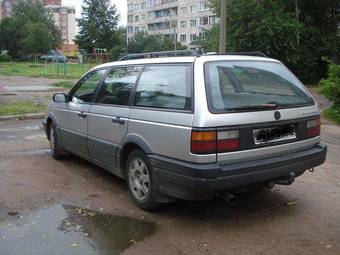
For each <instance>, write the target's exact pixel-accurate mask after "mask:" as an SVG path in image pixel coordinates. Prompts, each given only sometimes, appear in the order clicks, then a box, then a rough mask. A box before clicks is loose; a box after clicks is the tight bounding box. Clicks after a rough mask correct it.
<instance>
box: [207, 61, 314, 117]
mask: <svg viewBox="0 0 340 255" xmlns="http://www.w3.org/2000/svg"><path fill="white" fill-rule="evenodd" d="M205 80H206V86H207V96H208V103H209V109H210V110H211V111H212V112H215V113H218V112H229V111H242V110H246V111H247V110H249V111H251V110H254V109H257V110H261V109H267V108H268V109H269V108H289V107H302V106H307V105H314V101H313V99H312V98H311V97H310V96H309V94H308V93H307V91H306V90H305V88H304V87H303V85H302V84H301V83H300V82H299V81H298V80H297V78H296V77H295V76H294V75H293V74H292V73H291V72H290V71H289V70H288V69H287V68H286V67H285V66H284V65H282V64H280V63H276V62H268V61H216V62H208V63H206V64H205Z"/></svg>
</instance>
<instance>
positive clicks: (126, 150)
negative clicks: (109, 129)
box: [118, 134, 152, 177]
mask: <svg viewBox="0 0 340 255" xmlns="http://www.w3.org/2000/svg"><path fill="white" fill-rule="evenodd" d="M134 150H141V151H143V152H144V153H145V154H151V153H152V149H151V146H150V145H149V144H148V142H147V141H146V140H145V139H144V138H143V137H141V136H140V135H137V134H131V135H128V136H126V137H125V138H124V140H123V142H122V147H121V149H120V153H119V159H118V160H119V163H120V168H121V170H122V174H123V177H125V166H126V161H127V159H128V157H129V155H130V153H131V152H132V151H134Z"/></svg>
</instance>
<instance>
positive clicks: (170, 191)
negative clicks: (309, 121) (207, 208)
mask: <svg viewBox="0 0 340 255" xmlns="http://www.w3.org/2000/svg"><path fill="white" fill-rule="evenodd" d="M326 154H327V147H326V146H325V145H323V144H318V145H316V146H315V147H313V148H311V149H308V150H303V151H299V152H295V153H291V154H286V155H282V156H278V157H272V158H267V159H260V160H254V161H248V162H242V163H236V164H228V165H218V164H216V163H215V164H193V163H187V162H182V161H178V160H173V159H168V158H165V157H161V156H157V155H149V159H150V162H151V165H152V166H153V170H154V173H153V178H154V184H155V186H156V189H157V190H158V191H159V192H161V193H162V194H165V195H168V196H171V197H176V198H181V199H185V200H200V199H206V198H209V197H212V196H214V195H215V194H216V193H218V192H221V191H225V190H232V189H236V188H240V187H243V186H247V185H251V184H256V183H262V182H269V181H273V180H276V179H280V178H284V177H286V176H288V175H290V174H292V173H293V174H295V176H299V175H301V174H303V173H304V171H305V170H307V169H310V168H313V167H316V166H319V165H321V164H322V163H324V162H325V160H326Z"/></svg>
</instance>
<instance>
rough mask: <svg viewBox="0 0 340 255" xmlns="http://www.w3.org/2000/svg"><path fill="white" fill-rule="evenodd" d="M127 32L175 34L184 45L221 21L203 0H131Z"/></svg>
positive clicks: (169, 35)
mask: <svg viewBox="0 0 340 255" xmlns="http://www.w3.org/2000/svg"><path fill="white" fill-rule="evenodd" d="M127 2H128V21H127V30H128V31H127V36H128V39H130V38H132V37H133V36H134V34H136V33H138V32H140V31H145V32H147V33H149V34H151V35H157V34H160V35H164V36H168V37H170V38H172V39H173V40H174V38H176V41H177V42H180V43H182V44H183V45H187V46H189V47H190V46H192V45H191V43H192V41H194V40H195V39H196V38H197V37H204V36H205V33H204V31H205V30H206V29H209V28H211V26H213V25H214V24H215V23H217V22H218V20H217V17H216V15H215V14H214V13H213V12H212V11H211V10H210V8H209V4H208V1H203V0H128V1H127Z"/></svg>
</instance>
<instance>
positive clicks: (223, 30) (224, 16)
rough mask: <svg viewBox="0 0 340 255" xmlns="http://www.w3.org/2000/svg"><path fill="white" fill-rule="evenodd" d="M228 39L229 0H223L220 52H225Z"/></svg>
mask: <svg viewBox="0 0 340 255" xmlns="http://www.w3.org/2000/svg"><path fill="white" fill-rule="evenodd" d="M226 39H227V0H221V19H220V51H219V52H220V53H225V48H226V47H225V46H226Z"/></svg>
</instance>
